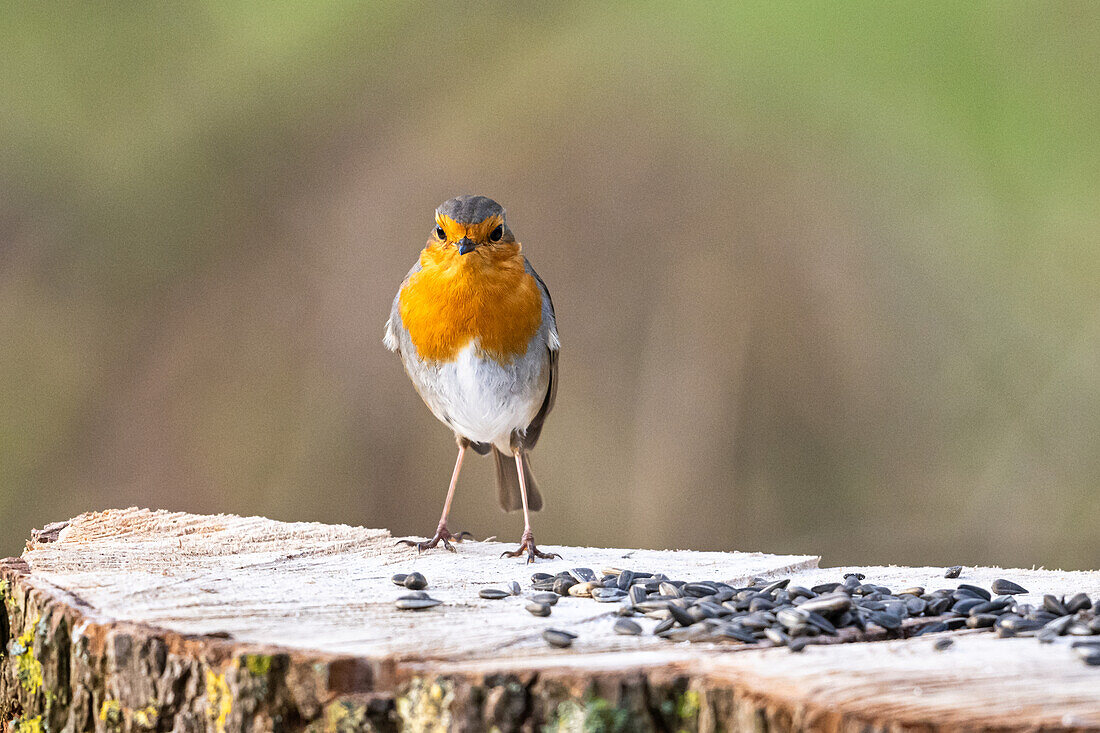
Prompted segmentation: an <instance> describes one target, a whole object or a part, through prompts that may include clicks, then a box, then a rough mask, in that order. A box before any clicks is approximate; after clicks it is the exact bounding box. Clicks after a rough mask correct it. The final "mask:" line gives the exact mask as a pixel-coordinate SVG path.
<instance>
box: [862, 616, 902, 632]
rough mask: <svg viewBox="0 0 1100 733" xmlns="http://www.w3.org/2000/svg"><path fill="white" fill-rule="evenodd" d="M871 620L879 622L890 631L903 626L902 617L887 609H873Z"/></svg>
mask: <svg viewBox="0 0 1100 733" xmlns="http://www.w3.org/2000/svg"><path fill="white" fill-rule="evenodd" d="M870 620H871V622H872V623H875V624H878V625H879V626H881V627H882V628H884V629H886V630H888V631H894V630H895V629H898V628H901V619H900V618H898V617H897V616H895V615H894V614H892V613H886V612H885V611H873V612H872V613H871V616H870Z"/></svg>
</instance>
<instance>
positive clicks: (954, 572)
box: [943, 565, 963, 578]
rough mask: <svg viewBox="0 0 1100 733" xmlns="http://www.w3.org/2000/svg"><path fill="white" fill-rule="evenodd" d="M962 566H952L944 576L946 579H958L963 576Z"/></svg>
mask: <svg viewBox="0 0 1100 733" xmlns="http://www.w3.org/2000/svg"><path fill="white" fill-rule="evenodd" d="M962 571H963V569H962V565H952V566H951V567H949V568H948V569H947V572H945V573H944V574H943V577H945V578H957V577H959V575H961V574H962Z"/></svg>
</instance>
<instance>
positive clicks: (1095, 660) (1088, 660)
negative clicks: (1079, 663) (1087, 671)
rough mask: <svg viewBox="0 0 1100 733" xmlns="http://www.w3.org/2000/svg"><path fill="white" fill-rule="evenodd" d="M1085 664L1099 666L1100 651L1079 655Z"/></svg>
mask: <svg viewBox="0 0 1100 733" xmlns="http://www.w3.org/2000/svg"><path fill="white" fill-rule="evenodd" d="M1081 659H1082V660H1083V661H1084V663H1085V664H1087V665H1089V666H1090V667H1100V652H1093V653H1092V654H1086V655H1084V656H1082V657H1081Z"/></svg>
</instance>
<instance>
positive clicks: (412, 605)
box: [395, 598, 443, 611]
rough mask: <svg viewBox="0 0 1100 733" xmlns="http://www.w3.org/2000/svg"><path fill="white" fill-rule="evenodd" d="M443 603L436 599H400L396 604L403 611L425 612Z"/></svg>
mask: <svg viewBox="0 0 1100 733" xmlns="http://www.w3.org/2000/svg"><path fill="white" fill-rule="evenodd" d="M441 603H443V601H440V600H437V599H435V598H398V599H397V603H396V604H395V605H396V606H397V607H398V608H400V609H401V610H402V611H423V610H425V609H428V608H433V607H435V606H438V605H439V604H441Z"/></svg>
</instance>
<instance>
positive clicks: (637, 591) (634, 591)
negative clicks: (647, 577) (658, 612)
mask: <svg viewBox="0 0 1100 733" xmlns="http://www.w3.org/2000/svg"><path fill="white" fill-rule="evenodd" d="M647 595H648V594H647V593H646V592H645V586H643V585H632V586H630V593H629V596H630V602H631V603H633V604H634V605H638V604H639V603H641V602H643V601H644V600H645V599H646V596H647Z"/></svg>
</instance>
